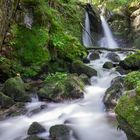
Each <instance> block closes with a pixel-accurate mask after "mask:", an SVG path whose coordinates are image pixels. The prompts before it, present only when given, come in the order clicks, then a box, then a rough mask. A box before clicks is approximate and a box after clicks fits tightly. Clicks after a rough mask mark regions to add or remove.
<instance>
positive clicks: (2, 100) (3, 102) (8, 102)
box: [0, 92, 14, 108]
mask: <svg viewBox="0 0 140 140" xmlns="http://www.w3.org/2000/svg"><path fill="white" fill-rule="evenodd" d="M13 104H14V101H13V100H12V98H10V97H8V96H6V95H5V94H3V93H2V92H0V107H1V108H9V107H11V106H12V105H13Z"/></svg>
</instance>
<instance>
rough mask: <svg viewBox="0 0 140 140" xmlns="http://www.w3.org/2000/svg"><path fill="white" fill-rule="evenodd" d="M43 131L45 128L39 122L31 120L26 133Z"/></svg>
mask: <svg viewBox="0 0 140 140" xmlns="http://www.w3.org/2000/svg"><path fill="white" fill-rule="evenodd" d="M45 131H46V129H45V128H44V127H43V126H42V125H41V124H39V123H38V122H33V123H32V124H31V125H30V127H29V129H28V135H34V134H38V133H43V132H45Z"/></svg>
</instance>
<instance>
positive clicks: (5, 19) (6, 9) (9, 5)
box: [0, 0, 19, 46]
mask: <svg viewBox="0 0 140 140" xmlns="http://www.w3.org/2000/svg"><path fill="white" fill-rule="evenodd" d="M18 3H19V1H18V0H1V1H0V46H1V45H2V43H3V40H4V38H5V36H6V32H7V30H8V28H9V23H10V21H11V18H12V16H13V15H14V14H15V11H16V9H17V5H18Z"/></svg>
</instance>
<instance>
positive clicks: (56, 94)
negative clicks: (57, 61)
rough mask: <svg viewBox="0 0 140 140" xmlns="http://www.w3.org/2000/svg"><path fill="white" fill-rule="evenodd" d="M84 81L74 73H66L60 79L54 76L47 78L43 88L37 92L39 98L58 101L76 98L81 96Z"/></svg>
mask: <svg viewBox="0 0 140 140" xmlns="http://www.w3.org/2000/svg"><path fill="white" fill-rule="evenodd" d="M83 89H84V83H83V81H82V80H81V79H80V78H79V77H78V76H76V75H72V74H70V75H66V76H65V77H64V78H62V79H61V80H59V79H58V80H57V79H56V77H55V76H54V77H53V78H52V80H51V81H49V80H47V81H46V84H45V85H44V87H43V88H41V89H40V90H39V92H38V96H39V98H40V100H47V101H54V102H60V101H63V100H64V99H66V100H68V99H78V98H81V97H83Z"/></svg>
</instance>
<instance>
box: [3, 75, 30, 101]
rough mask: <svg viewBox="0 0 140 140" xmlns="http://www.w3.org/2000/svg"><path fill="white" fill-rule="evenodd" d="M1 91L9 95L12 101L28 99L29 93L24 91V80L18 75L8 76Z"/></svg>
mask: <svg viewBox="0 0 140 140" xmlns="http://www.w3.org/2000/svg"><path fill="white" fill-rule="evenodd" d="M2 91H3V93H4V94H5V95H7V96H9V97H11V98H12V99H13V100H14V101H19V102H26V101H30V98H29V95H27V93H26V92H25V86H24V82H23V81H22V79H21V78H20V77H15V78H9V79H8V80H7V81H6V82H5V83H4V87H3V89H2Z"/></svg>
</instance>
